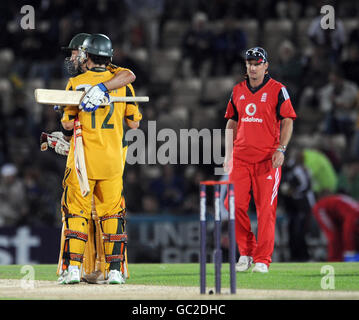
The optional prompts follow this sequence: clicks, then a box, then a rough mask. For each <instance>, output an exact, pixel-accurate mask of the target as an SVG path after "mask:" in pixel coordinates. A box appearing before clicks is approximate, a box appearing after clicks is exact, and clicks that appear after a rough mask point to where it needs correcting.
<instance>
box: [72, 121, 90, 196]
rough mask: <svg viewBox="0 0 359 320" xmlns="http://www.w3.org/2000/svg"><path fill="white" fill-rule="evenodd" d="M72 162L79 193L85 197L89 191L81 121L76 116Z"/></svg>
mask: <svg viewBox="0 0 359 320" xmlns="http://www.w3.org/2000/svg"><path fill="white" fill-rule="evenodd" d="M73 138H74V162H75V171H76V175H77V179H78V181H79V185H80V190H81V194H82V196H83V197H86V196H87V195H88V194H89V193H90V185H89V181H88V178H87V170H86V163H85V153H84V146H83V141H82V129H81V123H80V121H79V119H78V118H76V119H75V121H74V136H73Z"/></svg>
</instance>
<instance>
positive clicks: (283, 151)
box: [277, 148, 285, 154]
mask: <svg viewBox="0 0 359 320" xmlns="http://www.w3.org/2000/svg"><path fill="white" fill-rule="evenodd" d="M277 151H279V152H282V153H283V154H285V149H282V148H277Z"/></svg>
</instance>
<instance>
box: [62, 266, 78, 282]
mask: <svg viewBox="0 0 359 320" xmlns="http://www.w3.org/2000/svg"><path fill="white" fill-rule="evenodd" d="M58 283H60V284H76V283H80V270H79V269H73V270H71V271H65V272H64V274H63V275H61V276H60V278H59V279H58Z"/></svg>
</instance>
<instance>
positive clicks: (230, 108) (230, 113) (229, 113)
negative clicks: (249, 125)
mask: <svg viewBox="0 0 359 320" xmlns="http://www.w3.org/2000/svg"><path fill="white" fill-rule="evenodd" d="M224 117H225V118H226V119H228V120H229V119H231V120H234V121H236V122H238V110H237V107H236V105H235V104H234V101H233V92H232V94H231V97H230V99H229V101H228V104H227V110H226V114H225V115H224Z"/></svg>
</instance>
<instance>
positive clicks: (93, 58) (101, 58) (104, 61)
mask: <svg viewBox="0 0 359 320" xmlns="http://www.w3.org/2000/svg"><path fill="white" fill-rule="evenodd" d="M88 57H89V58H90V59H91V61H92V62H93V63H94V64H100V65H102V64H104V65H105V66H107V65H108V64H109V63H110V62H111V58H110V57H104V56H98V55H95V54H92V53H89V54H88Z"/></svg>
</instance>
